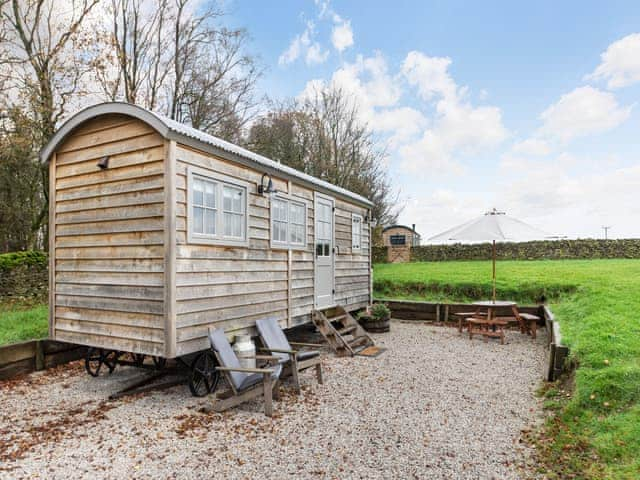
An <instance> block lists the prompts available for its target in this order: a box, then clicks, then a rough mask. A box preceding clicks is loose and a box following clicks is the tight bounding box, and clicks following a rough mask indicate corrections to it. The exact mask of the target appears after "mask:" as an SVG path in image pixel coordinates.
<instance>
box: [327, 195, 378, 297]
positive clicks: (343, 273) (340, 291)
mask: <svg viewBox="0 0 640 480" xmlns="http://www.w3.org/2000/svg"><path fill="white" fill-rule="evenodd" d="M335 206H336V210H335V216H334V219H335V230H336V232H335V241H336V246H337V254H336V259H335V290H336V293H335V295H334V300H335V302H336V303H337V304H338V305H342V306H344V307H345V308H346V309H347V310H355V309H358V308H362V307H364V306H366V305H367V304H368V303H369V293H370V274H371V271H370V265H369V248H370V229H369V223H368V222H366V221H364V218H365V217H367V210H366V209H365V208H362V207H359V206H357V205H353V204H351V203H348V202H345V201H343V200H341V199H336V205H335ZM352 214H357V215H360V216H361V217H362V219H363V222H362V239H361V242H360V243H361V248H360V251H355V252H354V251H353V250H352V248H351V247H352V243H351V234H352V231H351V228H352V226H351V216H352Z"/></svg>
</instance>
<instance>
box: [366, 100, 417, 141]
mask: <svg viewBox="0 0 640 480" xmlns="http://www.w3.org/2000/svg"><path fill="white" fill-rule="evenodd" d="M370 124H371V126H372V127H373V128H374V129H375V130H376V131H378V132H384V133H389V134H391V135H392V137H391V140H390V142H391V145H392V146H397V145H399V144H401V143H403V142H405V141H407V140H409V139H410V138H411V137H413V136H415V135H417V134H419V133H420V132H421V131H423V130H424V128H426V126H427V124H428V120H427V118H426V117H425V116H424V115H423V114H422V112H420V111H419V110H416V109H415V108H412V107H398V108H389V109H384V110H380V111H377V112H376V113H375V115H374V117H373V119H372V120H371V121H370Z"/></svg>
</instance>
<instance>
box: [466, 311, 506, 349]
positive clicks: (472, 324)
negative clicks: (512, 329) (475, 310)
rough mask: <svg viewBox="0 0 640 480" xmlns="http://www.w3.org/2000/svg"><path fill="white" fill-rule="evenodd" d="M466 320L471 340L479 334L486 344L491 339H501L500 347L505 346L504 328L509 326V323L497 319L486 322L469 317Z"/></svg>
mask: <svg viewBox="0 0 640 480" xmlns="http://www.w3.org/2000/svg"><path fill="white" fill-rule="evenodd" d="M465 320H466V322H467V325H468V328H469V339H473V335H474V334H479V335H482V336H483V337H484V341H485V342H487V341H488V340H489V337H492V338H499V339H500V345H504V327H506V326H507V325H508V324H509V323H508V322H506V321H504V320H499V319H497V318H495V319H492V320H486V319H483V318H474V317H469V318H466V319H465Z"/></svg>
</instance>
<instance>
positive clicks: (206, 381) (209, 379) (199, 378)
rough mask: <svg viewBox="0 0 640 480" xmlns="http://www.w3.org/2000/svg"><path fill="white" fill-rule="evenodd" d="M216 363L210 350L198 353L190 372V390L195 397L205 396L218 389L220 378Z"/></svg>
mask: <svg viewBox="0 0 640 480" xmlns="http://www.w3.org/2000/svg"><path fill="white" fill-rule="evenodd" d="M216 364H217V362H216V359H215V357H214V356H213V353H212V352H210V351H205V352H202V353H200V354H198V356H197V357H196V358H195V359H194V360H193V362H192V363H191V372H190V373H189V390H191V394H192V395H193V396H194V397H204V396H205V395H208V394H210V393H211V392H213V391H214V390H215V389H216V387H217V386H218V381H219V380H220V372H218V371H217V370H216Z"/></svg>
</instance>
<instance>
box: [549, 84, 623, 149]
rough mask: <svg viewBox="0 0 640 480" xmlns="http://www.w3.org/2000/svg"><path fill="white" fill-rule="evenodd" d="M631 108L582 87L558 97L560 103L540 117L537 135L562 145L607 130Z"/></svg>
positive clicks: (610, 94) (602, 93) (618, 121)
mask: <svg viewBox="0 0 640 480" xmlns="http://www.w3.org/2000/svg"><path fill="white" fill-rule="evenodd" d="M631 109H632V106H628V107H623V106H620V105H619V104H618V101H617V100H616V98H615V96H614V95H613V94H612V93H610V92H604V91H602V90H598V89H597V88H594V87H590V86H585V87H579V88H576V89H575V90H573V91H571V92H569V93H567V94H565V95H562V97H560V100H558V101H557V102H556V103H554V104H553V105H551V106H550V107H548V108H547V109H546V110H545V111H544V112H542V114H541V115H540V119H541V120H542V121H543V125H542V127H541V128H540V133H541V134H542V135H544V136H548V137H551V138H554V139H557V140H560V141H562V142H568V141H570V140H572V139H574V138H577V137H582V136H585V135H593V134H597V133H602V132H606V131H607V130H611V129H613V128H615V127H617V126H618V125H620V124H621V123H622V122H624V121H625V120H626V119H627V118H629V115H630V114H631Z"/></svg>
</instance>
